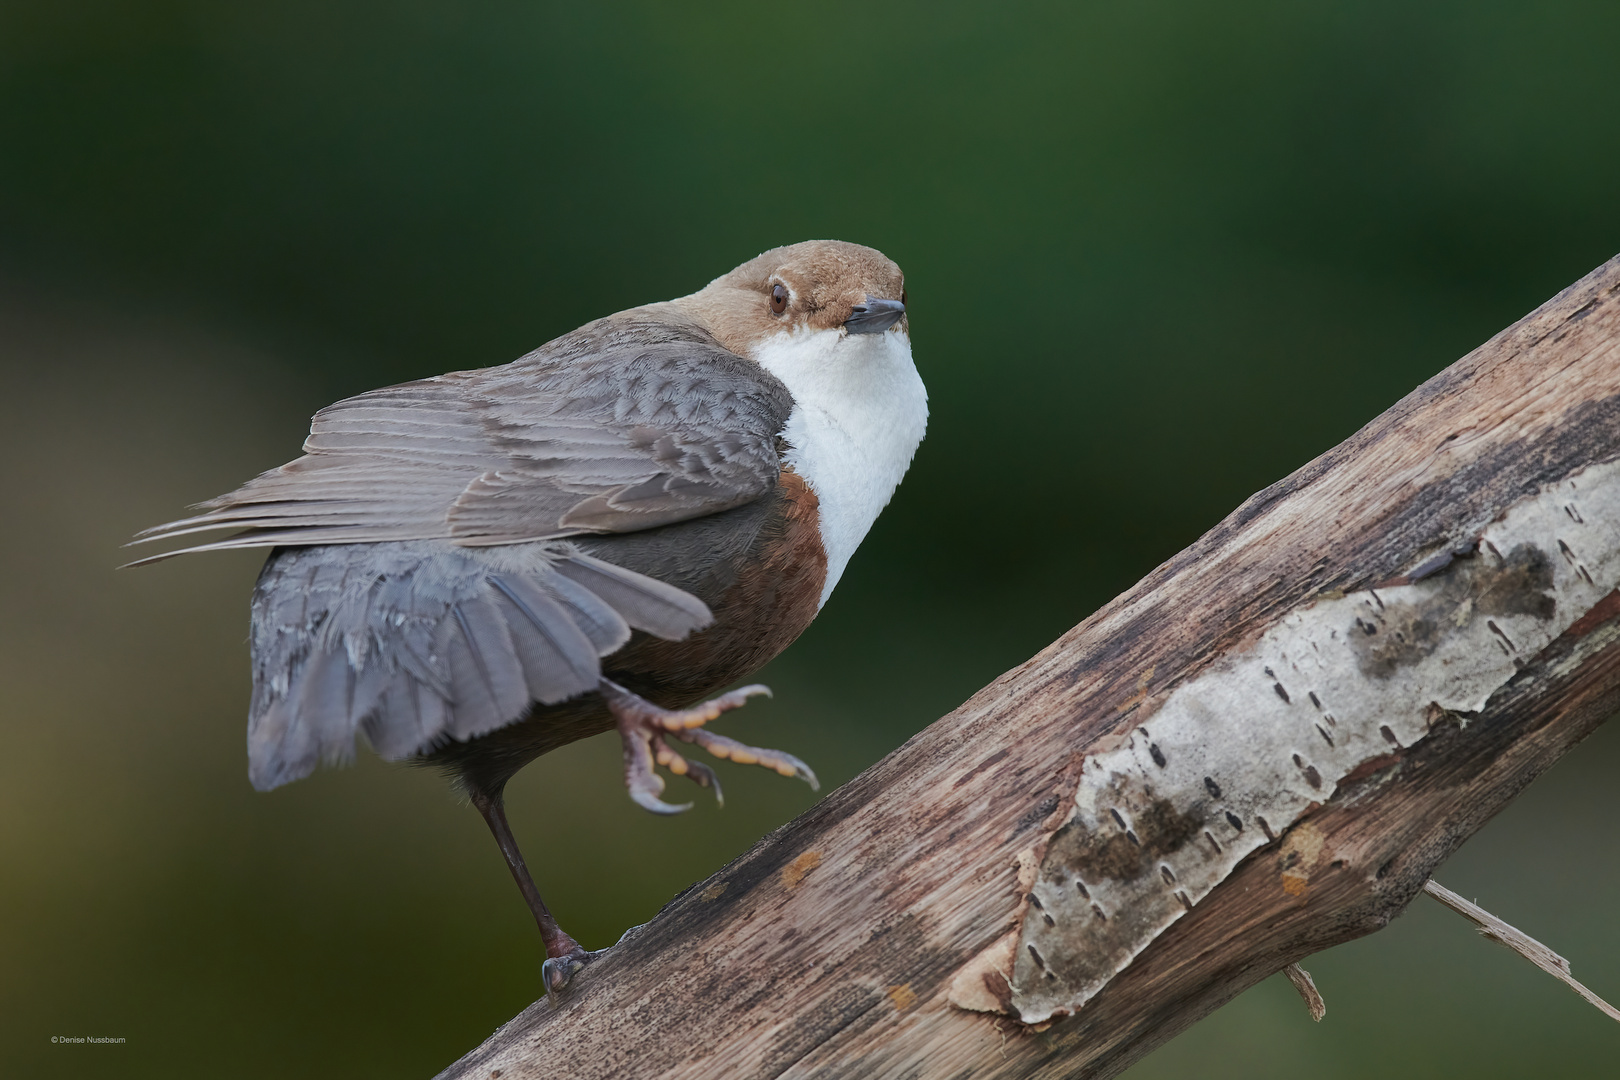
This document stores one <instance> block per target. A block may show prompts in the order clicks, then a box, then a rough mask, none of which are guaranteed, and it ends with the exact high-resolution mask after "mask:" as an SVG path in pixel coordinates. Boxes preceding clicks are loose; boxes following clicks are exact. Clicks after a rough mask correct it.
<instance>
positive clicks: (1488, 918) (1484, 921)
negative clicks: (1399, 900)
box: [1301, 880, 1620, 1020]
mask: <svg viewBox="0 0 1620 1080" xmlns="http://www.w3.org/2000/svg"><path fill="white" fill-rule="evenodd" d="M1423 891H1424V892H1426V893H1428V894H1429V895H1430V896H1432V897H1434V898H1435V899H1436V900H1438V901H1439V902H1440V903H1442V904H1444V905H1446V907H1448V908H1450V909H1451V910H1452V911H1455V912H1456V913H1457V914H1459V915H1461V916H1462V917H1463V918H1465V919H1467V920H1468V921H1469V922H1471V923H1473V924H1474V925H1475V926H1476V927H1478V929H1479V932H1480V934H1481V935H1482V936H1483V937H1485V938H1486V939H1487V940H1489V941H1494V942H1496V943H1497V944H1498V945H1501V946H1502V947H1504V948H1507V949H1511V950H1513V951H1514V952H1516V953H1518V954H1519V955H1520V956H1522V957H1524V958H1525V959H1526V960H1528V961H1530V962H1531V963H1532V964H1534V965H1536V967H1538V968H1540V969H1541V970H1542V971H1545V972H1546V973H1547V974H1549V975H1551V976H1552V977H1553V978H1555V979H1557V980H1558V981H1559V982H1561V983H1563V984H1564V985H1565V986H1567V987H1569V988H1570V989H1571V990H1573V991H1575V992H1576V993H1577V994H1579V995H1581V997H1583V998H1585V999H1586V1002H1587V1004H1589V1005H1591V1006H1592V1007H1593V1008H1594V1009H1596V1010H1597V1011H1598V1012H1600V1013H1602V1014H1603V1015H1604V1016H1607V1017H1608V1018H1609V1019H1610V1020H1620V1009H1616V1008H1615V1007H1614V1006H1613V1005H1610V1004H1609V1003H1608V1002H1607V1001H1604V1000H1603V999H1602V998H1600V997H1598V996H1597V995H1596V994H1594V993H1592V991H1590V990H1588V989H1587V988H1586V987H1585V986H1584V985H1583V984H1582V983H1581V981H1580V980H1579V979H1577V978H1576V977H1575V975H1574V973H1573V972H1571V971H1570V970H1569V961H1568V960H1565V959H1564V958H1563V957H1562V956H1559V955H1558V954H1557V953H1555V952H1553V951H1552V950H1551V949H1549V948H1547V946H1545V945H1543V944H1542V943H1541V942H1539V941H1537V940H1536V939H1535V938H1533V937H1531V936H1530V935H1529V934H1527V933H1525V932H1524V931H1523V930H1520V929H1519V928H1518V927H1516V926H1511V925H1509V924H1508V923H1506V922H1504V921H1503V920H1501V919H1498V918H1497V917H1496V916H1495V915H1492V914H1491V913H1490V912H1488V911H1486V910H1485V909H1484V908H1482V907H1480V906H1479V905H1478V904H1475V903H1472V902H1470V901H1468V900H1464V899H1463V898H1462V897H1461V896H1458V895H1457V894H1456V893H1454V892H1452V891H1451V890H1450V889H1448V888H1446V887H1445V886H1444V885H1442V884H1440V883H1439V882H1438V881H1433V880H1431V881H1429V882H1426V883H1425V884H1424V886H1423ZM1301 993H1303V991H1301Z"/></svg>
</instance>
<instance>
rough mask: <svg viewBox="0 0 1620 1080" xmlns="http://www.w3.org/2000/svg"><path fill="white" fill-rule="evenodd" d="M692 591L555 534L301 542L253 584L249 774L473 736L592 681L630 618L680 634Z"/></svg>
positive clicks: (277, 779) (397, 754) (263, 775)
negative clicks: (497, 542)
mask: <svg viewBox="0 0 1620 1080" xmlns="http://www.w3.org/2000/svg"><path fill="white" fill-rule="evenodd" d="M710 621H711V616H710V614H709V610H708V608H707V607H706V606H705V605H704V604H703V603H702V602H701V601H700V600H698V599H697V598H696V597H693V596H691V595H690V594H688V593H686V592H683V591H681V590H680V589H676V588H673V587H672V586H669V585H665V584H663V583H662V582H659V581H655V580H653V579H652V578H648V577H645V576H643V575H641V574H637V573H635V572H633V571H630V570H626V569H624V568H622V567H619V566H615V565H613V564H612V563H609V562H604V561H603V560H601V559H597V558H594V557H592V556H589V555H586V554H584V553H583V552H581V551H579V550H578V549H577V548H576V547H574V545H572V544H570V543H567V542H566V541H552V542H548V543H530V544H518V545H511V546H506V547H501V548H465V547H458V546H456V545H454V544H452V543H449V542H447V541H442V540H440V541H405V542H387V543H378V544H364V545H337V546H323V547H297V548H289V549H286V550H282V551H278V552H276V553H275V554H274V555H272V556H271V558H270V560H269V561H268V562H267V563H266V564H265V567H264V571H263V572H262V573H261V574H260V576H259V583H258V585H257V587H256V588H255V589H254V594H253V617H252V639H253V699H252V704H251V707H250V711H249V717H248V760H249V777H250V779H251V780H252V781H253V785H254V786H255V787H257V788H259V789H260V790H268V789H269V788H273V787H277V786H279V785H281V784H285V783H288V782H290V781H292V780H297V779H299V778H301V777H303V776H307V775H308V774H309V773H310V772H312V771H313V770H314V768H315V767H316V765H317V764H319V763H320V762H321V761H328V762H339V761H346V760H348V759H350V758H352V757H353V755H354V739H355V735H356V734H357V733H358V734H360V735H361V736H363V737H364V738H365V739H366V741H367V742H369V743H370V744H371V746H372V748H373V749H375V750H376V751H377V753H378V754H380V755H381V756H382V757H384V758H386V759H389V760H399V759H401V758H406V757H410V756H412V755H415V754H420V753H423V752H425V751H429V750H431V749H433V748H434V747H435V746H438V745H441V744H443V743H444V742H446V741H448V740H451V739H460V740H464V739H470V738H474V737H476V736H478V735H482V734H485V733H486V732H489V731H493V730H494V729H496V728H498V727H502V726H504V725H506V724H509V723H511V722H513V721H514V720H517V719H519V718H520V717H521V716H522V715H523V714H524V712H525V711H527V709H528V708H529V706H530V703H531V702H535V701H538V702H541V703H543V704H552V703H555V702H558V701H563V700H565V699H567V698H571V697H575V696H577V695H579V694H583V693H586V692H588V691H591V690H594V689H596V687H597V685H598V682H599V680H600V678H601V667H600V657H603V656H606V655H608V654H609V653H612V652H613V651H615V650H617V649H618V648H619V647H621V646H622V645H623V644H624V643H625V641H626V640H627V639H628V638H629V636H630V632H631V630H632V629H636V630H645V631H647V632H648V633H652V634H656V635H658V636H660V637H666V638H680V637H684V636H685V635H686V634H688V633H691V632H692V631H694V630H699V629H702V628H703V627H704V626H707V625H708V624H709V622H710Z"/></svg>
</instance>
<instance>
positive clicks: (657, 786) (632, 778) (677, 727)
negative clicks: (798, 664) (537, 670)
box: [547, 679, 821, 964]
mask: <svg viewBox="0 0 1620 1080" xmlns="http://www.w3.org/2000/svg"><path fill="white" fill-rule="evenodd" d="M770 693H771V690H770V687H768V686H760V685H759V684H757V683H756V684H754V685H753V686H744V687H743V688H741V689H740V690H733V691H731V693H729V694H722V695H720V696H719V697H717V698H714V699H712V700H710V701H705V702H703V703H702V704H701V705H694V706H693V707H692V708H690V709H665V708H660V707H659V706H657V705H654V704H653V703H652V702H650V701H648V700H647V699H646V698H644V697H641V696H639V695H637V694H633V693H631V692H630V691H629V690H626V689H625V688H624V687H622V686H620V685H619V684H618V683H615V682H610V681H609V680H607V679H603V680H602V696H603V698H604V699H606V701H607V707H608V711H609V712H611V713H612V714H613V719H614V720H615V722H616V723H617V725H618V729H619V737H620V738H621V739H623V740H624V784H625V787H627V788H629V789H630V797H631V798H632V799H634V800H635V801H636V803H637V805H639V806H641V807H643V808H645V809H647V810H651V811H652V812H653V813H655V814H679V813H680V812H682V811H683V810H690V809H691V808H692V804H691V803H683V804H681V805H673V804H671V803H667V802H664V801H663V800H662V799H660V798H659V796H660V795H662V794H663V793H664V778H663V777H661V776H659V775H658V773H656V772H654V771H653V766H654V765H655V764H657V765H662V766H663V767H664V768H666V769H668V770H669V771H670V772H672V773H674V774H675V775H676V776H684V777H686V778H688V779H689V780H691V781H693V782H694V783H696V784H697V785H698V786H700V787H706V788H713V789H714V798H715V801H716V802H718V803H719V804H720V805H722V806H724V805H725V796H724V795H723V794H722V793H721V791H720V779H719V777H717V776H715V775H714V770H713V769H711V768H709V767H708V766H707V765H705V764H703V763H702V762H699V761H688V760H687V759H686V758H684V757H682V756H681V755H680V754H679V753H677V752H676V751H675V750H674V749H672V748H671V747H670V745H669V742H668V739H667V736H671V735H673V736H674V737H675V738H677V739H679V740H681V741H682V742H688V743H693V744H695V745H697V746H701V747H702V748H703V749H705V750H707V751H708V752H709V753H711V754H713V755H714V756H715V757H717V758H721V759H723V760H726V761H734V762H736V763H737V764H738V765H763V766H764V767H765V768H767V769H774V770H775V771H776V772H778V773H780V774H781V775H783V776H797V777H798V778H799V779H801V780H803V781H804V782H805V783H807V784H809V785H810V787H811V789H812V790H815V791H819V790H821V783H820V781H818V780H817V779H816V774H815V773H814V772H812V771H811V770H810V766H808V765H806V764H805V763H804V762H802V761H800V760H799V759H798V758H796V757H794V756H793V755H792V754H784V753H783V752H782V751H780V750H763V749H761V748H759V747H757V746H747V745H744V744H743V743H740V742H738V741H737V740H736V739H728V738H726V737H725V736H724V735H715V734H713V733H711V732H708V731H704V730H703V725H704V724H706V723H708V722H709V721H710V720H713V719H714V718H715V717H717V716H719V715H720V714H721V713H723V712H729V711H730V710H732V709H735V708H738V707H739V706H741V705H743V704H744V703H745V702H747V700H748V699H749V698H751V697H754V696H755V695H756V694H764V695H765V696H767V697H769V696H770ZM547 963H548V964H549V963H550V961H547Z"/></svg>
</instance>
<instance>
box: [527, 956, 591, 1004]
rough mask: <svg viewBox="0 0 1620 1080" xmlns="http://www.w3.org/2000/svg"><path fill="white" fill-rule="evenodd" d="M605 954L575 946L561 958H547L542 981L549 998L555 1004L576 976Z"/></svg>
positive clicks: (543, 966) (542, 971) (541, 967)
mask: <svg viewBox="0 0 1620 1080" xmlns="http://www.w3.org/2000/svg"><path fill="white" fill-rule="evenodd" d="M605 952H607V950H606V949H598V950H596V951H595V952H586V951H585V950H584V949H582V948H580V947H579V946H578V945H575V946H574V947H573V948H572V949H570V950H569V951H568V952H566V953H563V954H562V955H561V956H548V957H546V962H545V963H544V964H542V965H540V979H541V981H542V982H544V983H545V984H546V994H547V996H548V997H550V998H551V999H552V1001H553V1002H555V1001H556V1000H557V997H558V995H560V994H561V993H562V992H563V988H564V987H566V986H567V985H568V984H569V983H570V982H571V981H573V978H574V976H575V975H578V974H579V973H580V972H581V971H582V970H584V968H585V965H586V964H588V963H590V962H591V961H592V960H595V959H596V958H597V957H599V956H601V955H602V954H603V953H605Z"/></svg>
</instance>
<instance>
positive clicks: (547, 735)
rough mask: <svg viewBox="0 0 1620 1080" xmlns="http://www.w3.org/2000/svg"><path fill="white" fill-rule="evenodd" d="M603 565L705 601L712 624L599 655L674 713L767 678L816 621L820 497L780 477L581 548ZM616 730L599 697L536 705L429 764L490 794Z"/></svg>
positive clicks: (822, 567) (638, 637)
mask: <svg viewBox="0 0 1620 1080" xmlns="http://www.w3.org/2000/svg"><path fill="white" fill-rule="evenodd" d="M577 543H578V544H579V546H580V547H581V548H582V549H584V550H585V551H588V552H589V553H590V554H592V555H595V556H597V557H598V558H602V559H606V560H608V561H610V562H614V563H617V564H618V565H620V566H623V567H625V568H627V569H630V570H635V571H637V572H638V573H642V574H646V575H648V576H649V577H653V578H657V579H658V580H660V581H663V582H667V583H668V584H670V585H674V586H675V587H677V588H680V589H684V590H686V591H687V592H689V593H691V594H693V595H694V596H696V597H698V598H699V599H701V600H702V601H703V602H704V603H706V604H708V605H709V610H710V611H711V612H712V613H713V615H714V623H713V624H712V625H711V626H709V627H708V628H707V629H706V630H702V631H700V632H698V633H696V634H692V635H690V636H689V637H687V638H686V639H685V640H683V641H664V640H662V639H660V638H655V637H652V636H651V635H648V634H644V633H641V632H639V631H638V632H637V633H635V634H634V635H632V637H631V638H630V640H629V642H627V643H626V644H625V646H624V647H623V648H621V649H619V651H617V652H615V653H613V654H611V655H610V656H605V657H603V658H602V672H603V674H604V675H605V676H606V677H607V678H609V679H612V680H613V681H614V682H616V683H618V684H620V685H621V686H624V687H626V688H628V689H630V690H632V691H634V692H635V693H637V694H640V695H641V696H642V697H645V698H646V699H648V700H649V701H652V702H654V703H656V704H659V705H662V706H664V707H666V708H680V707H683V706H687V705H692V704H695V703H697V702H699V701H702V700H703V699H705V698H707V697H710V696H712V695H713V694H714V693H715V692H716V691H718V690H720V689H722V688H724V687H725V686H727V685H728V684H730V683H734V682H736V681H738V680H739V679H742V678H745V677H746V676H748V675H750V674H752V673H753V672H755V671H757V670H759V669H760V668H761V667H762V666H764V664H765V663H766V662H767V661H769V660H770V659H771V658H773V657H775V656H776V655H777V654H778V653H780V652H781V651H782V650H783V649H785V648H787V647H788V645H790V644H791V643H792V642H793V640H794V639H795V638H797V637H798V636H799V635H800V634H801V633H803V632H804V629H805V627H807V626H809V625H810V621H811V620H812V619H814V618H815V615H816V611H817V609H818V607H819V605H820V600H821V590H822V586H823V585H824V584H825V583H826V580H827V556H826V552H825V550H824V549H823V547H822V544H821V526H820V521H819V515H818V511H817V502H816V496H815V493H814V492H812V491H811V490H810V489H809V487H808V486H806V484H805V483H804V481H803V480H802V479H801V478H800V477H799V476H797V475H796V474H794V473H791V472H784V473H783V474H782V478H781V482H780V483H779V484H778V485H777V487H776V490H775V491H774V492H772V493H771V494H770V495H768V496H766V497H765V498H762V499H759V500H757V501H755V502H753V503H750V504H748V505H747V506H740V507H737V508H736V509H734V510H728V511H726V512H725V513H722V514H714V515H711V516H709V517H705V518H699V519H697V520H694V521H686V522H681V523H679V524H675V525H666V526H664V527H662V528H658V529H648V530H646V531H645V532H639V533H626V534H623V535H619V536H610V537H590V538H585V539H581V540H579V541H577ZM611 727H613V719H612V717H610V716H609V715H608V712H607V709H606V707H605V706H604V705H603V703H602V699H601V696H600V695H598V694H594V693H593V694H587V695H584V696H582V697H579V698H575V699H573V700H571V701H565V702H562V703H560V704H557V705H537V706H535V707H534V708H533V709H532V710H531V711H530V712H529V714H528V715H527V716H525V717H524V718H523V719H522V720H520V721H518V722H516V723H514V724H510V725H508V726H507V727H504V728H500V729H499V730H496V731H492V732H490V733H489V734H487V735H483V736H481V737H479V738H476V739H471V740H469V741H467V742H464V743H451V744H449V745H447V746H444V747H442V748H440V749H439V750H437V751H436V752H434V753H433V754H431V755H428V756H426V757H425V758H424V759H423V762H424V763H425V764H430V765H435V766H438V767H441V768H444V769H447V770H449V771H451V772H453V773H455V774H457V775H458V776H460V777H461V778H463V779H464V780H465V781H466V782H468V783H470V784H472V785H474V786H477V787H479V788H481V789H482V790H484V791H487V792H493V791H498V790H499V789H500V788H501V787H502V786H504V785H505V783H506V781H507V780H508V779H510V778H511V776H512V775H513V774H514V773H516V772H517V771H518V770H519V769H521V768H523V766H525V765H527V764H528V763H529V762H531V761H533V760H534V759H535V758H537V757H539V756H540V755H541V754H544V753H546V752H547V751H549V750H554V749H556V748H557V747H559V746H564V745H566V744H568V743H571V742H573V741H574V740H576V739H582V738H585V737H587V736H590V735H595V734H598V733H599V732H603V731H607V730H608V729H610V728H611Z"/></svg>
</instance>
